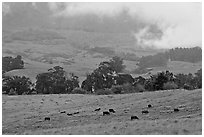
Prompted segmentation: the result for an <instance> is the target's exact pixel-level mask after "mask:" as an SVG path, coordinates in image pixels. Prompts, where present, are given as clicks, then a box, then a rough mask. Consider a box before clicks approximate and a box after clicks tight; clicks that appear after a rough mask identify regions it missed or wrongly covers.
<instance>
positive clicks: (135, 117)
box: [131, 116, 139, 120]
mask: <svg viewBox="0 0 204 137" xmlns="http://www.w3.org/2000/svg"><path fill="white" fill-rule="evenodd" d="M134 119H139V118H138V117H137V116H131V120H134Z"/></svg>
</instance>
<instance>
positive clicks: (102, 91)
mask: <svg viewBox="0 0 204 137" xmlns="http://www.w3.org/2000/svg"><path fill="white" fill-rule="evenodd" d="M95 94H96V95H110V94H113V92H112V91H111V90H110V89H107V88H106V89H98V90H96V93H95Z"/></svg>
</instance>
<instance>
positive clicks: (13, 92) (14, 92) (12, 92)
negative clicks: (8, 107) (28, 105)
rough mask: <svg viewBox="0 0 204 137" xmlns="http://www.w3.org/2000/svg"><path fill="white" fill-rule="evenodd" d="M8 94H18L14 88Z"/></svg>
mask: <svg viewBox="0 0 204 137" xmlns="http://www.w3.org/2000/svg"><path fill="white" fill-rule="evenodd" d="M8 95H17V92H16V91H15V90H14V89H13V88H11V89H10V91H9V93H8Z"/></svg>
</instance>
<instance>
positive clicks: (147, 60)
mask: <svg viewBox="0 0 204 137" xmlns="http://www.w3.org/2000/svg"><path fill="white" fill-rule="evenodd" d="M167 61H168V58H167V57H166V54H165V53H158V54H156V55H150V56H143V57H141V58H140V59H139V63H138V64H137V65H138V66H139V68H140V69H144V68H149V67H158V66H166V65H167Z"/></svg>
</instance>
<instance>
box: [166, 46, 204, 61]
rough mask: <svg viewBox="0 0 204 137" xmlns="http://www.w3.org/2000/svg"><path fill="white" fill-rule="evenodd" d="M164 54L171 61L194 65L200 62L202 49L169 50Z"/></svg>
mask: <svg viewBox="0 0 204 137" xmlns="http://www.w3.org/2000/svg"><path fill="white" fill-rule="evenodd" d="M166 54H167V55H168V56H169V58H170V59H171V60H172V61H185V62H191V63H196V62H199V61H201V60H202V49H201V48H200V47H193V48H175V49H171V50H169V51H168V52H166Z"/></svg>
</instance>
